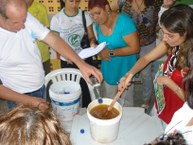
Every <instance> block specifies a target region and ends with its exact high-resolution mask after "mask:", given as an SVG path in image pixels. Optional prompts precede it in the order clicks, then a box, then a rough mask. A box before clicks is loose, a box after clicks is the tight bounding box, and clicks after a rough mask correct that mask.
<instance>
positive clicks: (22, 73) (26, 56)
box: [0, 13, 49, 93]
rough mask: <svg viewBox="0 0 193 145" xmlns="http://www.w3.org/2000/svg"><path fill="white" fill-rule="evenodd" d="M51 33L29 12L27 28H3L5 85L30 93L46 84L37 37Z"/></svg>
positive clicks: (0, 63)
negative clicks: (15, 30) (11, 29)
mask: <svg viewBox="0 0 193 145" xmlns="http://www.w3.org/2000/svg"><path fill="white" fill-rule="evenodd" d="M48 33H49V30H48V29H47V28H46V27H44V26H43V25H42V24H41V23H40V22H39V21H38V20H36V19H35V18H34V17H33V16H32V15H31V14H29V13H28V14H27V18H26V22H25V28H24V29H21V30H20V31H18V32H17V33H15V32H10V31H7V30H5V29H3V28H1V27H0V79H1V81H2V83H3V85H4V86H6V87H8V88H10V89H12V90H14V91H16V92H19V93H28V92H33V91H35V90H38V89H39V88H40V87H41V86H42V85H43V84H44V70H43V67H42V61H41V55H40V52H39V49H38V46H37V44H36V41H35V39H36V38H37V39H39V40H43V39H44V38H45V37H46V35H47V34H48Z"/></svg>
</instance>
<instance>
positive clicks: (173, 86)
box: [164, 77, 185, 101]
mask: <svg viewBox="0 0 193 145" xmlns="http://www.w3.org/2000/svg"><path fill="white" fill-rule="evenodd" d="M164 85H165V86H167V87H168V88H170V89H171V90H172V91H173V92H174V93H175V94H176V95H177V96H179V98H180V99H181V100H183V101H185V94H184V90H183V89H182V88H180V87H179V86H178V85H177V84H176V83H175V82H174V81H173V80H171V79H170V78H168V77H167V78H166V79H165V81H164Z"/></svg>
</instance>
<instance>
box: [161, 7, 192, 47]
mask: <svg viewBox="0 0 193 145" xmlns="http://www.w3.org/2000/svg"><path fill="white" fill-rule="evenodd" d="M160 24H161V27H162V31H163V40H164V41H165V42H166V43H168V44H169V45H170V46H171V47H174V46H177V45H181V44H183V43H184V42H185V41H186V40H190V39H193V27H192V26H193V9H192V8H191V7H189V6H188V5H184V4H179V5H176V6H174V7H171V8H170V9H169V10H167V11H165V12H164V13H163V14H162V16H161V19H160Z"/></svg>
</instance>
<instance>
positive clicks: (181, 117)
mask: <svg viewBox="0 0 193 145" xmlns="http://www.w3.org/2000/svg"><path fill="white" fill-rule="evenodd" d="M192 118H193V109H191V108H190V107H189V106H188V104H187V102H185V103H184V105H183V106H182V107H181V108H180V109H179V110H178V111H176V112H175V113H174V115H173V117H172V120H171V122H170V123H169V124H168V125H167V127H166V129H165V133H166V134H170V133H174V132H175V131H179V132H180V133H182V134H183V136H184V138H185V140H186V142H187V144H188V145H193V125H192V126H186V125H187V124H188V122H189V121H190V120H191V119H192Z"/></svg>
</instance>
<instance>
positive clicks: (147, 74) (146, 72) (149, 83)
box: [139, 42, 156, 103]
mask: <svg viewBox="0 0 193 145" xmlns="http://www.w3.org/2000/svg"><path fill="white" fill-rule="evenodd" d="M155 46H156V42H153V43H151V44H150V45H147V46H143V47H141V50H140V53H139V57H143V56H144V55H146V54H147V53H148V52H150V51H151V50H152V49H154V48H155ZM152 65H153V63H149V65H147V66H146V67H145V68H144V69H143V70H142V71H141V72H140V74H141V79H142V96H143V97H144V98H143V99H144V102H146V103H147V102H149V101H151V99H152V94H153V77H152Z"/></svg>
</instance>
